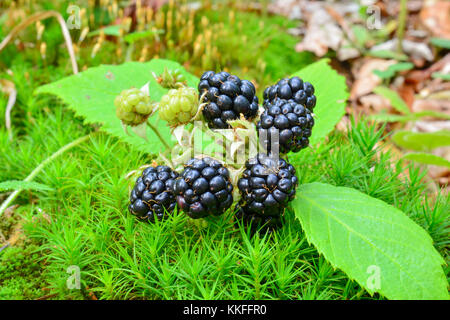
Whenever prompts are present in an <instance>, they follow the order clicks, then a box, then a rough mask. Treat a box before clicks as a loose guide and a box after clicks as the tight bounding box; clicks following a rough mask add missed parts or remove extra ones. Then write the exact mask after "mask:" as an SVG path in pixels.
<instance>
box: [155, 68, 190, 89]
mask: <svg viewBox="0 0 450 320" xmlns="http://www.w3.org/2000/svg"><path fill="white" fill-rule="evenodd" d="M156 81H158V83H159V84H160V85H161V86H162V87H164V88H167V89H176V88H180V87H182V86H185V85H186V77H185V76H184V75H183V74H182V73H181V70H180V69H175V70H168V69H167V68H165V69H164V72H163V73H162V74H161V75H160V76H159V77H157V78H156Z"/></svg>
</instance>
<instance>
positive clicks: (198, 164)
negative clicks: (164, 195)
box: [174, 158, 233, 219]
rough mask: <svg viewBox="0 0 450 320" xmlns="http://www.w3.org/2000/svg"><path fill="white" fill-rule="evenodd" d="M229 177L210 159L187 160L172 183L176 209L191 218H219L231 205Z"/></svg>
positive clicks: (231, 188)
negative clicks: (179, 209) (209, 216)
mask: <svg viewBox="0 0 450 320" xmlns="http://www.w3.org/2000/svg"><path fill="white" fill-rule="evenodd" d="M232 192H233V185H232V184H231V182H230V173H229V171H228V169H227V168H225V167H224V166H223V165H222V164H221V163H220V162H219V161H217V160H214V159H211V158H202V159H195V158H193V159H191V160H189V161H188V162H187V163H186V164H185V169H184V171H183V172H182V173H181V175H180V177H178V179H177V180H176V181H175V184H174V193H175V196H176V200H177V203H178V207H179V208H181V209H182V210H183V211H184V212H186V213H187V214H188V215H189V216H190V217H191V218H194V219H198V218H202V217H205V216H207V215H209V214H212V215H215V216H218V215H221V214H223V213H224V212H225V211H226V210H227V209H228V208H229V207H230V206H231V205H232V203H233V195H232Z"/></svg>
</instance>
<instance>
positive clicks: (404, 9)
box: [397, 0, 408, 54]
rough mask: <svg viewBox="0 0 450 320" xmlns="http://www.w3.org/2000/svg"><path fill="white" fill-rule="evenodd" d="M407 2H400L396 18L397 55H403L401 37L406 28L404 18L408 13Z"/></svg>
mask: <svg viewBox="0 0 450 320" xmlns="http://www.w3.org/2000/svg"><path fill="white" fill-rule="evenodd" d="M407 4H408V0H400V13H399V17H398V28H397V41H398V42H397V51H398V53H400V54H401V53H403V45H402V44H403V36H404V34H405V26H406V16H407V13H408V7H407Z"/></svg>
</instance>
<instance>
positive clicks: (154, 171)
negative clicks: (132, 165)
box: [128, 166, 178, 222]
mask: <svg viewBox="0 0 450 320" xmlns="http://www.w3.org/2000/svg"><path fill="white" fill-rule="evenodd" d="M177 177H178V173H177V172H175V171H173V170H172V169H170V168H169V167H168V166H157V167H156V168H154V167H149V168H146V169H145V170H144V171H143V172H142V175H141V176H140V177H139V178H137V180H136V184H135V186H134V188H133V190H132V191H131V195H130V204H129V206H128V210H129V211H130V213H132V214H134V215H135V216H137V217H138V218H140V219H147V220H148V221H149V222H154V221H155V219H158V220H162V219H164V218H166V216H167V214H166V213H171V212H172V211H173V210H174V208H175V204H176V201H175V196H174V194H173V185H174V183H175V178H177Z"/></svg>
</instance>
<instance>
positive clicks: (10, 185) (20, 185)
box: [0, 180, 53, 191]
mask: <svg viewBox="0 0 450 320" xmlns="http://www.w3.org/2000/svg"><path fill="white" fill-rule="evenodd" d="M19 189H23V190H36V191H48V190H53V189H52V188H50V187H49V186H46V185H45V184H42V183H38V182H33V181H22V180H8V181H2V182H0V191H8V190H19Z"/></svg>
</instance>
